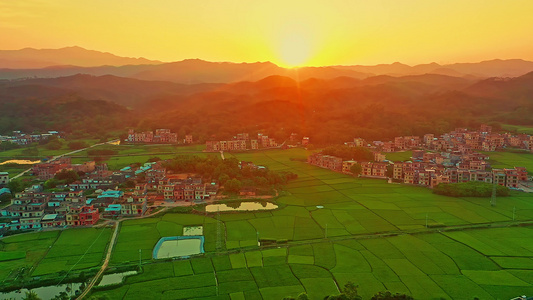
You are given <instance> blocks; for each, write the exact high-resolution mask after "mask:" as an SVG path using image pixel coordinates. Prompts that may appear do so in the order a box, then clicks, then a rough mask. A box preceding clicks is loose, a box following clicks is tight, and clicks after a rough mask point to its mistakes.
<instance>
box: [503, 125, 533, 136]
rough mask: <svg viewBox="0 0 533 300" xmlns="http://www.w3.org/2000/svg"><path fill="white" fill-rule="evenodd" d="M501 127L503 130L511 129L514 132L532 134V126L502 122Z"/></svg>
mask: <svg viewBox="0 0 533 300" xmlns="http://www.w3.org/2000/svg"><path fill="white" fill-rule="evenodd" d="M502 129H503V130H505V131H511V132H516V133H525V134H533V127H531V126H520V125H510V124H502Z"/></svg>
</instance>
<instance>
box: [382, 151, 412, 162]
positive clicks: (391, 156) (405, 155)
mask: <svg viewBox="0 0 533 300" xmlns="http://www.w3.org/2000/svg"><path fill="white" fill-rule="evenodd" d="M411 156H413V151H410V150H409V151H401V152H389V153H385V157H386V158H387V160H390V161H407V160H411Z"/></svg>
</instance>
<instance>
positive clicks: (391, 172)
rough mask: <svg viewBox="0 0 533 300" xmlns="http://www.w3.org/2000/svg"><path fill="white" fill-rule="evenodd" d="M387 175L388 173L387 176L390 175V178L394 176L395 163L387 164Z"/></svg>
mask: <svg viewBox="0 0 533 300" xmlns="http://www.w3.org/2000/svg"><path fill="white" fill-rule="evenodd" d="M385 175H387V177H389V178H392V176H393V175H394V166H393V165H391V164H388V165H387V172H386V173H385Z"/></svg>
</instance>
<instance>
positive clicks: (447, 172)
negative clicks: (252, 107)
mask: <svg viewBox="0 0 533 300" xmlns="http://www.w3.org/2000/svg"><path fill="white" fill-rule="evenodd" d="M345 144H346V145H347V146H349V147H365V148H368V149H370V150H372V152H373V155H374V162H368V161H360V162H357V161H354V160H344V161H343V160H342V158H340V157H335V156H331V155H324V154H322V153H314V154H312V155H310V156H309V157H308V159H307V161H308V163H309V164H312V165H316V166H319V167H322V168H327V169H330V170H333V171H337V172H342V173H346V174H352V173H353V172H352V171H351V168H352V166H353V165H355V164H359V165H360V166H361V172H360V174H359V176H362V177H370V178H384V179H385V178H389V179H390V181H391V182H392V181H394V182H401V183H405V184H413V185H421V186H426V187H430V188H433V187H435V186H437V185H438V184H440V183H457V182H468V181H480V182H487V183H494V184H497V185H500V186H506V187H509V188H512V189H524V188H525V187H524V184H523V183H524V182H526V181H531V177H530V176H528V173H527V170H526V168H525V167H514V168H509V169H492V168H491V166H490V164H489V162H488V160H489V159H490V156H488V155H485V154H482V153H480V152H476V150H480V151H485V152H493V151H496V150H503V149H505V148H510V147H513V148H518V149H523V150H527V151H531V152H533V136H531V135H527V134H521V135H512V134H510V133H503V134H500V133H492V128H491V126H488V125H481V127H480V129H479V130H477V131H469V130H468V129H466V128H457V129H455V130H454V131H452V132H449V133H446V134H443V135H441V136H440V137H435V136H434V135H433V134H426V135H424V137H423V138H422V139H421V138H420V137H418V136H405V137H396V138H394V141H388V142H381V141H375V142H372V143H371V144H370V143H367V142H366V141H365V140H363V139H361V138H355V139H354V141H353V142H347V143H345ZM408 150H411V151H412V157H411V161H408V162H391V161H388V160H386V155H385V154H384V153H390V152H397V151H408Z"/></svg>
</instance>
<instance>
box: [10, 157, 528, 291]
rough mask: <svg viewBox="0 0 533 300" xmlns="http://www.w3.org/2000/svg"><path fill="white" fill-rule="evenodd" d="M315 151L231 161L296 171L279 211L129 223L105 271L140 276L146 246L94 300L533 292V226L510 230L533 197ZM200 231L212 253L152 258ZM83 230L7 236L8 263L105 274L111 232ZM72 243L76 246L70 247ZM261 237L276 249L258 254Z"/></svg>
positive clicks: (43, 271)
mask: <svg viewBox="0 0 533 300" xmlns="http://www.w3.org/2000/svg"><path fill="white" fill-rule="evenodd" d="M309 153H310V152H308V151H305V150H303V149H291V150H285V151H283V150H271V151H257V152H245V153H235V154H230V153H226V154H225V156H226V157H236V158H237V159H239V160H244V161H252V162H254V163H255V164H257V165H264V166H268V167H269V168H271V169H273V170H277V171H284V170H286V171H291V172H295V173H297V174H298V179H296V180H294V181H291V182H290V183H289V184H288V185H286V186H285V187H284V189H283V191H281V192H280V195H279V196H278V197H275V198H273V199H272V200H269V201H272V202H275V203H276V204H277V205H278V206H279V208H278V209H276V210H272V211H257V212H221V213H220V214H218V215H217V214H213V213H205V208H204V207H202V206H198V207H195V208H194V212H192V213H172V212H168V213H165V214H162V215H158V216H156V217H151V218H146V219H141V220H127V221H124V222H122V223H121V227H120V231H119V237H118V240H117V243H116V245H115V248H114V251H113V254H112V257H111V262H110V265H111V267H112V268H117V267H125V266H130V267H132V268H135V266H136V265H138V263H139V250H141V253H142V263H143V273H141V274H139V275H135V276H131V277H128V278H127V279H126V281H125V282H124V283H123V284H122V285H120V286H117V287H116V288H115V289H110V290H108V289H106V290H105V291H103V290H102V291H99V290H98V289H96V290H95V291H94V292H93V293H94V295H95V296H99V297H100V296H102V297H108V298H109V299H116V298H123V299H135V298H136V297H137V296H138V295H139V293H143V295H147V296H146V297H149V298H150V299H281V298H283V297H285V296H296V295H298V294H299V293H300V292H303V291H306V292H307V293H308V294H309V295H310V296H311V298H312V299H323V297H324V296H326V295H328V294H333V293H337V292H338V288H339V287H342V286H343V285H344V284H345V283H346V282H348V281H352V282H354V283H355V284H358V285H359V291H360V293H361V294H362V295H363V297H364V299H368V298H370V297H371V296H372V295H373V294H375V293H376V292H378V291H382V290H391V291H393V292H400V293H407V294H410V295H412V296H413V297H415V299H441V298H444V299H473V297H478V298H480V299H507V298H511V297H513V296H516V295H518V294H524V293H526V294H527V293H533V277H531V274H532V270H533V263H532V257H533V247H531V246H529V244H528V243H527V242H526V241H528V240H531V239H532V238H533V230H532V229H531V228H529V227H509V225H510V224H517V222H524V221H529V220H531V219H533V201H532V200H533V196H532V195H529V194H526V193H521V192H514V191H513V192H512V193H511V196H510V197H501V198H498V199H497V204H496V206H491V205H490V199H489V198H452V197H446V196H440V195H435V194H432V192H431V190H430V189H427V188H424V187H415V186H408V185H401V184H389V183H387V182H386V181H385V180H381V179H364V178H354V177H352V176H348V175H343V174H339V173H335V172H332V171H329V170H326V169H321V168H318V167H315V166H310V165H308V164H307V163H305V162H303V161H302V160H303V159H305V158H306V157H307V155H308V154H309ZM513 211H514V212H513ZM513 219H514V222H513ZM219 222H220V223H219ZM217 224H218V225H217ZM199 225H201V226H203V228H204V230H203V232H204V236H205V251H206V254H203V255H198V256H194V257H193V258H191V259H189V260H176V261H169V260H164V261H158V262H156V261H154V260H152V251H153V249H154V246H155V244H156V243H157V241H158V240H159V239H160V238H161V237H164V236H176V235H182V234H183V226H199ZM217 227H218V230H219V231H220V232H221V234H220V235H218V234H217ZM77 230H80V229H68V230H65V231H63V232H61V233H60V234H59V233H58V232H47V233H34V234H28V235H21V236H19V237H17V236H16V237H12V238H6V239H3V240H2V241H3V243H2V247H3V248H2V251H3V252H2V255H3V257H7V258H6V259H8V262H10V264H9V266H13V267H12V270H14V269H16V268H20V267H22V266H33V269H32V272H34V274H35V276H37V275H46V276H52V275H53V274H60V273H62V272H63V273H64V272H67V271H69V270H70V269H72V270H78V269H80V270H81V269H83V268H85V269H90V268H94V267H95V266H98V264H99V263H100V262H101V258H102V253H103V249H104V248H105V245H106V243H105V242H107V241H108V239H109V234H110V230H109V229H106V231H105V232H104V233H102V234H101V235H100V233H101V230H94V229H82V230H87V232H89V230H92V231H90V232H91V234H90V235H84V236H81V235H78V234H77ZM41 235H42V237H41ZM33 236H35V237H36V238H35V239H37V238H39V241H40V242H39V247H38V248H36V249H37V253H34V252H33V251H35V250H33V249H32V250H30V248H31V247H32V245H35V244H36V243H37V242H36V241H35V239H34V238H30V237H33ZM89 236H90V238H88V237H89ZM25 237H27V238H25ZM67 237H68V238H69V240H70V241H72V242H73V243H78V245H79V246H77V247H71V246H70V245H68V246H67V245H66V244H64V241H65V239H66V238H67ZM96 237H98V239H97V242H96V243H95V244H94V245H93V246H92V248H91V249H100V250H99V251H100V252H99V254H97V253H94V252H93V251H92V250H89V252H87V254H86V255H85V256H83V257H82V253H84V252H85V250H86V249H87V248H88V247H89V246H90V245H89V244H90V241H92V239H94V238H96ZM18 239H20V240H18ZM26 239H28V240H27V241H26ZM217 239H218V243H217ZM41 240H42V241H41ZM258 240H261V241H270V242H271V243H272V244H271V245H270V246H265V245H266V244H263V246H262V247H261V248H259V247H258V245H257V241H258ZM13 241H17V242H18V243H17V244H16V245H17V246H16V247H14V246H10V245H15V244H13V243H14V242H13ZM104 241H105V242H104ZM217 244H218V245H219V247H218V249H217ZM50 245H52V248H51V250H50V251H47V248H48V247H49V246H50ZM71 248H73V249H75V250H76V251H74V250H72V249H71ZM38 249H41V250H38ZM39 251H40V252H39ZM57 251H63V252H57ZM95 252H96V251H95ZM58 253H70V254H71V255H70V256H68V257H61V256H60V255H58ZM78 260H79V262H78ZM12 262H15V264H12ZM76 262H78V263H77V264H76V266H75V267H73V263H76ZM3 263H6V262H3ZM12 270H11V271H10V270H7V269H2V272H3V273H1V274H0V275H1V276H4V277H3V278H8V277H9V276H13V275H10V274H13V271H12ZM0 280H1V279H0ZM517 291H519V292H517Z"/></svg>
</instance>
